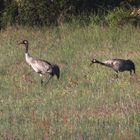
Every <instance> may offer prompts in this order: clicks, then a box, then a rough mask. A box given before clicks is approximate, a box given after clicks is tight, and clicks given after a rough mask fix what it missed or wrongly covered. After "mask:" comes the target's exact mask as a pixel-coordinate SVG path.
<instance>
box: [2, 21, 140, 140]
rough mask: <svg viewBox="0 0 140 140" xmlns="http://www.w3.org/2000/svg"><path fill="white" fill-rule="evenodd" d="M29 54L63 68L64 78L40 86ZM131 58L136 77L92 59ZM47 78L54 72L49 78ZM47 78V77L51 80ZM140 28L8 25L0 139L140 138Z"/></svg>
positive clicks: (84, 139)
mask: <svg viewBox="0 0 140 140" xmlns="http://www.w3.org/2000/svg"><path fill="white" fill-rule="evenodd" d="M23 39H27V40H28V41H29V53H30V54H31V55H32V56H34V57H38V58H42V59H45V60H48V61H49V62H52V63H56V64H58V65H59V66H60V69H61V75H60V79H59V80H57V78H56V77H54V78H52V79H51V80H50V82H49V83H48V84H47V85H44V86H41V84H40V80H41V77H40V76H39V75H38V74H36V73H35V72H33V70H32V69H31V68H30V67H29V66H28V65H27V64H26V62H25V59H24V51H25V50H24V48H23V47H22V46H19V45H18V42H19V41H21V40H23ZM93 57H94V58H97V59H98V60H101V61H104V60H107V59H111V58H123V59H132V60H133V61H134V63H135V65H136V75H135V76H131V77H130V75H129V72H124V73H119V78H118V79H116V78H115V77H114V74H115V72H114V71H113V70H112V69H110V68H106V67H103V66H100V65H96V64H94V65H92V66H90V61H91V59H92V58H93ZM46 77H48V76H46ZM46 77H43V79H44V80H45V79H46ZM139 138H140V29H139V28H134V27H132V26H129V25H128V26H126V27H123V28H117V27H101V26H98V25H95V24H92V23H91V24H90V25H89V26H80V25H77V24H64V25H63V26H62V27H50V28H47V27H46V28H45V27H44V28H42V29H39V28H30V27H8V28H7V29H5V30H2V31H1V32H0V140H139Z"/></svg>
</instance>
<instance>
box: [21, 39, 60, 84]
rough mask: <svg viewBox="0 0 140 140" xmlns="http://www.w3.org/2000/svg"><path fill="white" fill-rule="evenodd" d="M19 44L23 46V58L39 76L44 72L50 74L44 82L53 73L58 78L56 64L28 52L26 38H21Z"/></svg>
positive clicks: (58, 70) (58, 72)
mask: <svg viewBox="0 0 140 140" xmlns="http://www.w3.org/2000/svg"><path fill="white" fill-rule="evenodd" d="M19 44H23V46H24V47H25V60H26V62H27V64H29V65H30V66H31V67H32V68H33V70H34V71H35V72H36V73H39V74H40V76H42V75H46V74H49V75H50V77H49V79H48V80H47V82H46V83H48V82H49V80H50V79H51V78H52V77H53V76H54V75H56V77H57V79H59V77H60V69H59V66H58V65H56V64H51V63H49V62H48V61H46V60H42V59H38V58H34V57H32V56H31V55H30V54H29V52H28V46H29V43H28V41H27V40H23V41H21V42H20V43H19ZM41 84H43V80H41Z"/></svg>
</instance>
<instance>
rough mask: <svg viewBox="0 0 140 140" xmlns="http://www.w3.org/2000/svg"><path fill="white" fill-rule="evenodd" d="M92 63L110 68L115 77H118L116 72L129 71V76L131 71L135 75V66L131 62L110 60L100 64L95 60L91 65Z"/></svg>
mask: <svg viewBox="0 0 140 140" xmlns="http://www.w3.org/2000/svg"><path fill="white" fill-rule="evenodd" d="M93 63H97V64H101V65H103V66H107V67H110V68H112V69H113V70H114V71H115V72H116V73H117V75H116V76H117V77H118V72H124V71H129V72H130V75H131V74H132V71H133V73H134V74H135V64H134V62H133V61H132V60H124V59H111V60H107V61H104V62H101V61H98V60H96V59H92V61H91V64H93Z"/></svg>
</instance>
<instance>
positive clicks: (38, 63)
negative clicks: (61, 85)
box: [31, 59, 52, 74]
mask: <svg viewBox="0 0 140 140" xmlns="http://www.w3.org/2000/svg"><path fill="white" fill-rule="evenodd" d="M31 66H32V68H33V69H34V70H35V71H36V72H38V73H42V74H45V73H51V72H52V65H51V63H49V62H47V61H45V60H41V59H34V60H33V63H32V64H31Z"/></svg>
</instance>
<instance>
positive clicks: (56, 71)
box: [53, 65, 60, 79]
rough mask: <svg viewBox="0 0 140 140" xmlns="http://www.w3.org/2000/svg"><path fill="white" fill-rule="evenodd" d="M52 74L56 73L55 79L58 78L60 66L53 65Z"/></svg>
mask: <svg viewBox="0 0 140 140" xmlns="http://www.w3.org/2000/svg"><path fill="white" fill-rule="evenodd" d="M53 75H56V77H57V79H59V77H60V68H59V67H58V65H54V66H53Z"/></svg>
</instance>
